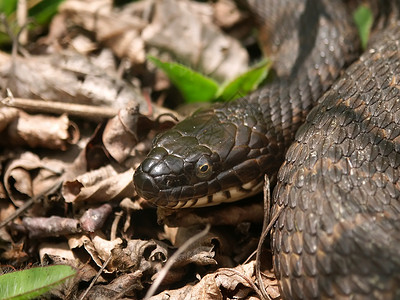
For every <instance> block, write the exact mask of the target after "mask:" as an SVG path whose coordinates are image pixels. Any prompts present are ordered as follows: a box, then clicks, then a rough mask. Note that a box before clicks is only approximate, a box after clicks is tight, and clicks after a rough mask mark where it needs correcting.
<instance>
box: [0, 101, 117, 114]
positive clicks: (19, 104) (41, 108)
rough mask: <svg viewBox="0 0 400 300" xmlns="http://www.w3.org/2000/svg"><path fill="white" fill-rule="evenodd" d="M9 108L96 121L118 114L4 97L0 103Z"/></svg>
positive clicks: (72, 105)
mask: <svg viewBox="0 0 400 300" xmlns="http://www.w3.org/2000/svg"><path fill="white" fill-rule="evenodd" d="M0 103H1V104H3V105H5V106H9V107H14V108H20V109H23V110H29V111H33V112H44V113H53V114H64V113H65V114H68V115H72V116H77V117H82V118H85V119H92V120H98V119H100V118H105V119H110V118H113V117H114V116H115V115H117V114H118V110H117V109H115V108H112V107H99V106H91V105H82V104H75V103H64V102H56V101H45V100H39V99H38V100H36V99H35V100H34V99H25V98H14V97H10V96H9V97H6V98H4V99H2V100H1V101H0Z"/></svg>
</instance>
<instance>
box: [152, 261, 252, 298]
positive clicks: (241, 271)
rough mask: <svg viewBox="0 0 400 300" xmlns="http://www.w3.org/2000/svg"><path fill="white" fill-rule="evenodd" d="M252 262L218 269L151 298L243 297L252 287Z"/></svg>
mask: <svg viewBox="0 0 400 300" xmlns="http://www.w3.org/2000/svg"><path fill="white" fill-rule="evenodd" d="M254 271H255V266H254V262H250V263H248V264H246V265H239V266H237V267H236V268H233V269H228V268H224V269H219V270H217V271H215V272H214V273H211V274H207V275H206V276H204V277H203V278H202V279H201V280H200V282H198V283H197V284H195V285H193V286H191V285H187V286H185V287H183V288H180V289H177V290H169V291H163V292H162V293H160V294H158V295H156V296H153V297H151V298H149V299H151V300H158V299H159V300H162V299H176V300H179V299H185V300H192V299H193V300H215V299H221V300H222V299H227V298H228V297H229V298H230V299H232V298H234V299H245V298H246V297H247V295H248V294H249V293H251V292H252V290H253V289H254V285H253V283H252V282H253V281H254Z"/></svg>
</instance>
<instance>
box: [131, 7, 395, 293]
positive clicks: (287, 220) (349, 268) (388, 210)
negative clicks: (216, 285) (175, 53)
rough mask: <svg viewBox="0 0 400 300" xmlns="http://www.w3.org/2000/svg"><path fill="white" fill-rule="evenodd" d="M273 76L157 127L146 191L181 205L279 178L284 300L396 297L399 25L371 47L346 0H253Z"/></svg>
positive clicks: (382, 30)
mask: <svg viewBox="0 0 400 300" xmlns="http://www.w3.org/2000/svg"><path fill="white" fill-rule="evenodd" d="M253 2H254V3H253V4H252V5H253V7H254V8H255V9H254V11H256V12H257V14H258V16H259V18H260V19H262V20H265V21H266V25H265V27H264V28H263V30H261V31H263V32H264V33H267V35H266V36H267V37H266V38H264V40H265V41H266V44H267V46H266V52H269V54H270V55H271V57H272V58H273V59H274V62H275V63H274V68H275V70H276V73H277V75H278V76H277V79H276V80H274V81H272V82H270V83H268V84H266V85H265V86H263V87H261V88H259V89H258V90H256V91H255V92H253V93H251V94H250V95H248V96H246V97H243V98H239V99H237V100H235V101H232V102H228V103H222V104H221V103H220V104H215V105H213V106H211V107H209V108H203V109H200V110H198V111H196V112H194V113H193V114H192V115H191V116H189V117H187V118H186V119H184V120H183V121H181V122H179V123H177V124H176V125H175V126H174V127H173V128H171V129H169V130H167V131H164V132H162V133H160V134H158V135H157V136H156V137H155V139H154V140H153V145H152V149H151V150H150V152H149V153H148V155H147V157H146V158H145V159H144V161H143V162H142V163H141V164H140V166H139V167H138V168H137V169H136V171H135V174H134V178H133V180H134V184H135V189H136V192H137V193H138V195H139V196H141V197H143V198H145V199H147V200H148V201H150V202H151V203H153V204H154V205H156V206H161V207H167V208H172V209H183V208H187V207H204V206H210V205H216V204H219V203H223V202H232V201H237V200H240V199H243V198H247V197H249V196H250V195H254V194H256V193H259V192H260V191H261V189H262V186H263V184H264V176H265V175H267V176H268V177H269V178H272V179H273V180H272V182H274V181H276V184H275V187H274V189H273V192H272V208H271V215H273V216H274V215H276V216H277V218H276V221H275V223H274V224H273V229H272V231H271V248H272V252H273V266H274V272H275V275H276V277H277V279H278V282H279V288H280V292H281V296H282V298H283V299H400V201H399V199H400V23H398V21H397V15H398V7H400V5H399V3H398V1H383V2H381V3H379V1H378V4H382V3H384V4H385V5H386V6H385V12H386V13H387V14H389V15H391V16H395V17H392V18H386V19H385V18H381V20H383V21H381V22H380V23H379V22H378V23H379V24H380V27H379V26H378V27H379V29H378V30H377V33H375V34H374V35H373V36H372V38H371V41H370V43H369V46H368V48H367V49H366V51H364V53H363V54H361V55H359V50H358V33H357V30H356V29H355V27H354V25H353V22H352V19H351V16H350V14H349V12H348V9H347V7H346V5H345V4H343V3H342V2H341V1H339V0H299V1H292V0H271V1H269V0H268V1H267V0H256V1H253Z"/></svg>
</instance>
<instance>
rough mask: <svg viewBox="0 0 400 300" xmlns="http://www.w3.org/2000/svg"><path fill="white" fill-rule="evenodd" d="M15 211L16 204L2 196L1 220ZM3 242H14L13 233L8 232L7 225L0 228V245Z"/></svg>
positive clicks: (0, 206) (0, 205)
mask: <svg viewBox="0 0 400 300" xmlns="http://www.w3.org/2000/svg"><path fill="white" fill-rule="evenodd" d="M14 212H15V206H14V205H12V204H11V203H10V202H9V201H8V200H5V199H1V198H0V222H2V221H3V220H5V219H6V218H7V217H8V216H10V215H12V214H13V213H14ZM1 242H10V243H11V242H12V238H11V235H10V234H9V233H8V231H7V230H6V228H5V227H2V228H0V245H1V244H2V243H1Z"/></svg>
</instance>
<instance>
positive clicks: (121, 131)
mask: <svg viewBox="0 0 400 300" xmlns="http://www.w3.org/2000/svg"><path fill="white" fill-rule="evenodd" d="M155 117H156V119H155V120H152V119H150V118H148V117H147V116H144V115H142V114H140V113H139V111H138V109H137V108H126V109H121V110H120V111H119V113H118V115H117V116H115V117H114V118H112V119H111V120H109V121H108V122H107V124H106V126H105V128H104V131H103V135H102V141H103V144H104V147H105V148H106V149H107V152H108V153H109V154H110V155H111V156H112V157H113V158H114V159H115V160H116V161H118V162H119V163H122V162H124V161H125V160H126V159H127V158H129V157H132V156H135V152H136V150H137V149H136V145H137V143H138V141H139V140H142V139H143V137H144V136H147V135H148V134H149V132H150V131H151V130H153V129H157V131H158V130H160V131H161V130H164V129H167V128H170V127H172V126H173V125H174V124H175V122H176V121H177V119H176V116H175V115H169V114H161V115H158V116H157V114H156V115H155Z"/></svg>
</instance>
